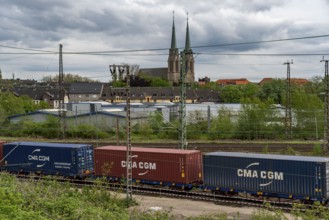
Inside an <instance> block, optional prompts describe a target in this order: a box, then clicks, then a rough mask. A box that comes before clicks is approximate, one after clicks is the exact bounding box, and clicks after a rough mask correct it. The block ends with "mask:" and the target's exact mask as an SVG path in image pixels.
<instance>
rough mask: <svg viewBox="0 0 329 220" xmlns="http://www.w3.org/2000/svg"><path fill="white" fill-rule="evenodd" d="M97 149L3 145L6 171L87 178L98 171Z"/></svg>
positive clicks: (82, 146)
mask: <svg viewBox="0 0 329 220" xmlns="http://www.w3.org/2000/svg"><path fill="white" fill-rule="evenodd" d="M93 152H94V151H93V146H92V145H86V144H61V143H42V142H13V143H7V144H4V145H3V162H4V167H3V169H5V170H7V171H9V172H26V173H27V172H33V173H43V174H46V175H55V174H56V175H62V176H70V177H77V176H84V175H87V174H89V173H92V172H93V171H94V153H93Z"/></svg>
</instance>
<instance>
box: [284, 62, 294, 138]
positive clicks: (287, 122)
mask: <svg viewBox="0 0 329 220" xmlns="http://www.w3.org/2000/svg"><path fill="white" fill-rule="evenodd" d="M290 64H293V61H291V62H289V61H287V62H286V63H284V64H283V65H287V90H286V114H285V128H286V139H291V137H292V117H291V80H290Z"/></svg>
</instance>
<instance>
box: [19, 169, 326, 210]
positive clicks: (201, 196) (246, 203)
mask: <svg viewBox="0 0 329 220" xmlns="http://www.w3.org/2000/svg"><path fill="white" fill-rule="evenodd" d="M15 176H16V177H17V178H19V179H20V180H22V181H34V182H35V181H44V182H45V181H58V182H60V183H63V184H67V183H69V184H71V185H72V186H74V187H86V186H90V187H99V188H105V189H108V190H111V191H122V192H124V191H125V185H124V184H120V183H111V182H104V183H99V182H97V183H96V182H95V181H94V180H91V179H87V180H78V179H64V178H61V177H56V176H53V177H50V176H46V177H45V176H27V175H15ZM133 194H135V195H148V196H150V195H151V196H161V197H168V198H181V199H188V200H194V201H195V200H197V201H205V202H213V203H215V204H220V205H226V206H238V207H257V208H271V209H276V210H277V209H280V210H282V211H285V212H289V211H291V210H292V209H293V208H294V204H299V203H294V202H291V201H275V200H271V199H269V198H266V199H264V198H263V199H261V198H255V197H239V196H227V195H219V194H215V193H212V192H210V191H205V190H202V189H195V190H190V191H185V190H178V189H169V188H163V187H159V186H155V187H150V186H143V185H133ZM309 208H312V206H311V205H304V206H302V208H300V207H299V208H298V210H299V211H306V210H307V209H309ZM323 208H324V209H325V210H328V211H329V207H323ZM294 209H295V210H296V207H295V208H294Z"/></svg>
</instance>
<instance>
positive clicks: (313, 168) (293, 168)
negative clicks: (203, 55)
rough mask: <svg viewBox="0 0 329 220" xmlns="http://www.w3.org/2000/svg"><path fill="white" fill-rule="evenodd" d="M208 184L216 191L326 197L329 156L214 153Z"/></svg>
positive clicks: (207, 159)
mask: <svg viewBox="0 0 329 220" xmlns="http://www.w3.org/2000/svg"><path fill="white" fill-rule="evenodd" d="M203 159H204V160H203V161H204V183H205V185H206V186H207V187H208V188H210V189H214V190H218V188H219V189H220V190H224V191H230V190H231V191H232V190H233V191H235V192H246V193H252V194H253V193H255V194H259V195H267V196H276V197H284V198H296V199H309V197H310V199H316V200H326V199H327V198H329V196H328V188H329V178H328V175H329V158H324V157H306V156H287V155H270V154H251V153H236V152H214V153H208V154H206V155H204V158H203Z"/></svg>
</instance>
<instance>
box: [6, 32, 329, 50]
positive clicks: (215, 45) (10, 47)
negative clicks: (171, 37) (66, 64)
mask: <svg viewBox="0 0 329 220" xmlns="http://www.w3.org/2000/svg"><path fill="white" fill-rule="evenodd" d="M324 37H329V34H325V35H317V36H306V37H295V38H284V39H276V40H264V41H251V42H240V43H230V44H211V45H201V46H194V47H191V48H193V49H196V48H210V47H227V46H239V45H250V44H262V43H275V42H284V41H295V40H306V39H314V38H324ZM0 47H3V48H9V49H15V50H26V51H35V52H41V53H40V54H58V51H48V50H39V49H32V48H22V47H14V46H6V45H0ZM179 49H184V48H179ZM163 50H169V48H151V49H134V50H112V51H80V52H63V54H88V55H106V54H116V53H133V52H151V51H163ZM0 54H37V53H6V52H2V53H0ZM153 55H154V54H153ZM232 55H233V54H232ZM321 55H323V54H321Z"/></svg>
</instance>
